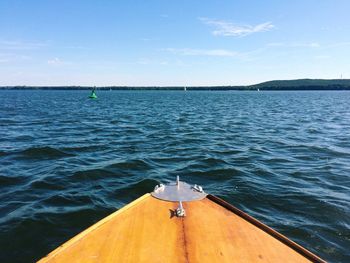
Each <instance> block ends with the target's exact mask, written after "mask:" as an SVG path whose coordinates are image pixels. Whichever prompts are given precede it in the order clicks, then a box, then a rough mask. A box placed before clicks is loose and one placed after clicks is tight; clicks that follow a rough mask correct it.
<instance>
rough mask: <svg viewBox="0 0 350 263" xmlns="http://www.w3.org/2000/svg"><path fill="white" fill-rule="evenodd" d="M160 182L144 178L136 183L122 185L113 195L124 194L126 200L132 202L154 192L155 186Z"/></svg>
mask: <svg viewBox="0 0 350 263" xmlns="http://www.w3.org/2000/svg"><path fill="white" fill-rule="evenodd" d="M158 184H159V182H158V181H156V180H153V179H144V180H141V181H138V182H136V183H132V184H131V183H130V184H127V185H121V186H120V187H121V188H120V189H117V190H115V191H114V193H113V195H115V196H124V197H125V202H130V201H131V200H133V199H135V198H137V197H139V196H141V195H144V194H146V193H150V192H152V191H153V189H154V187H155V186H156V185H158Z"/></svg>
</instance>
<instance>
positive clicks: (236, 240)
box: [39, 180, 325, 262]
mask: <svg viewBox="0 0 350 263" xmlns="http://www.w3.org/2000/svg"><path fill="white" fill-rule="evenodd" d="M179 184H180V189H181V191H182V190H183V192H182V193H181V194H179V191H180V190H179V191H176V189H175V188H174V187H177V186H178V185H179ZM162 187H163V188H162ZM182 187H184V188H182ZM185 188H186V189H185ZM196 188H197V189H196ZM157 190H158V191H157ZM191 191H192V192H193V196H195V197H193V196H192V193H191ZM168 199H171V200H168ZM189 199H191V200H189ZM181 209H182V210H184V211H181ZM181 212H184V214H182V213H181ZM39 262H325V261H323V260H322V259H321V258H319V257H318V256H316V255H314V254H313V253H311V252H310V251H308V250H306V249H305V248H303V247H301V246H300V245H298V244H296V243H295V242H293V241H291V240H289V239H288V238H286V237H285V236H283V235H282V234H280V233H278V232H276V231H275V230H273V229H271V228H270V227H268V226H266V225H264V224H263V223H261V222H260V221H258V220H256V219H254V218H253V217H251V216H249V215H248V214H246V213H244V212H242V211H241V210H239V209H238V208H236V207H234V206H232V205H230V204H229V203H227V202H225V201H223V200H222V199H220V198H218V197H215V196H213V195H207V194H206V193H205V192H204V191H203V190H202V189H201V188H200V187H198V186H189V185H187V184H184V183H182V182H180V181H179V180H177V182H176V184H169V185H166V186H164V185H163V186H162V185H160V186H158V188H157V187H156V188H155V191H154V192H152V194H145V195H143V196H142V197H140V198H138V199H136V200H135V201H133V202H132V203H130V204H128V205H126V206H125V207H123V208H121V209H120V210H118V211H116V212H115V213H113V214H111V215H110V216H108V217H106V218H104V219H102V220H101V221H99V222H98V223H96V224H95V225H93V226H91V227H90V228H88V229H87V230H85V231H83V232H82V233H80V234H78V235H77V236H75V237H73V238H72V239H71V240H69V241H68V242H66V243H65V244H63V245H62V246H60V247H59V248H57V249H56V250H54V251H53V252H51V253H50V254H49V255H47V256H46V257H44V258H43V259H41V260H40V261H39Z"/></svg>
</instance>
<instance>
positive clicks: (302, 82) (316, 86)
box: [0, 79, 350, 91]
mask: <svg viewBox="0 0 350 263" xmlns="http://www.w3.org/2000/svg"><path fill="white" fill-rule="evenodd" d="M92 88H93V86H0V89H1V90H90V89H92ZM97 89H99V90H184V86H136V87H132V86H100V87H97ZM186 90H187V91H191V90H222V91H225V90H242V91H244V90H245V91H254V90H260V91H263V90H285V91H287V90H350V79H297V80H272V81H267V82H262V83H259V84H255V85H247V86H243V85H242V86H186Z"/></svg>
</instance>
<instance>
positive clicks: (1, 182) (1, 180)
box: [0, 174, 26, 189]
mask: <svg viewBox="0 0 350 263" xmlns="http://www.w3.org/2000/svg"><path fill="white" fill-rule="evenodd" d="M25 179H26V178H25V177H21V176H6V175H2V174H0V189H1V188H2V187H4V186H9V185H19V184H20V183H22V182H24V181H25Z"/></svg>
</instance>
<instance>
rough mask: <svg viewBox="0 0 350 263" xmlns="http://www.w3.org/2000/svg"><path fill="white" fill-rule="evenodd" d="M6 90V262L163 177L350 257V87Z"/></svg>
mask: <svg viewBox="0 0 350 263" xmlns="http://www.w3.org/2000/svg"><path fill="white" fill-rule="evenodd" d="M89 94H90V92H89V91H87V90H85V91H84V90H80V91H79V90H1V91H0V98H1V103H0V262H33V261H35V260H38V259H40V258H42V257H43V256H45V255H46V254H48V253H49V252H50V251H52V250H53V249H55V248H56V247H58V246H59V245H61V244H62V243H64V242H65V241H67V240H68V239H70V238H71V237H73V236H74V235H76V234H78V233H79V232H81V231H82V230H84V229H86V228H87V227H89V226H91V225H92V224H94V223H95V222H97V221H99V220H100V219H102V218H104V217H105V216H107V215H109V214H110V213H112V212H114V211H116V210H118V209H120V208H121V207H123V206H124V205H126V204H127V203H129V202H131V201H133V200H134V199H136V198H138V197H140V196H141V195H143V194H144V193H147V192H151V191H152V190H153V188H154V187H155V185H157V184H159V183H169V182H172V181H175V179H176V176H180V180H182V181H185V182H187V183H190V184H198V185H201V186H202V187H203V189H204V190H205V191H206V192H207V193H210V194H213V195H216V196H218V197H220V198H222V199H224V200H226V201H228V202H229V203H231V204H233V205H234V206H236V207H238V208H239V209H241V210H243V211H245V212H247V213H248V214H250V215H251V216H253V217H255V218H257V219H258V220H260V221H262V222H263V223H265V224H267V225H268V226H270V227H272V228H274V229H275V230H277V231H279V232H281V233H282V234H283V235H286V236H287V237H288V238H290V239H292V240H293V241H295V242H297V243H299V244H300V245H302V246H304V247H305V248H307V249H308V250H310V251H312V252H314V253H316V254H317V255H319V256H320V257H322V258H323V259H325V260H327V261H329V262H350V92H349V91H260V92H258V91H141V90H131V91H119V90H112V91H102V90H97V93H96V94H97V96H98V98H97V99H95V100H93V99H89V98H88V96H89Z"/></svg>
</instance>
